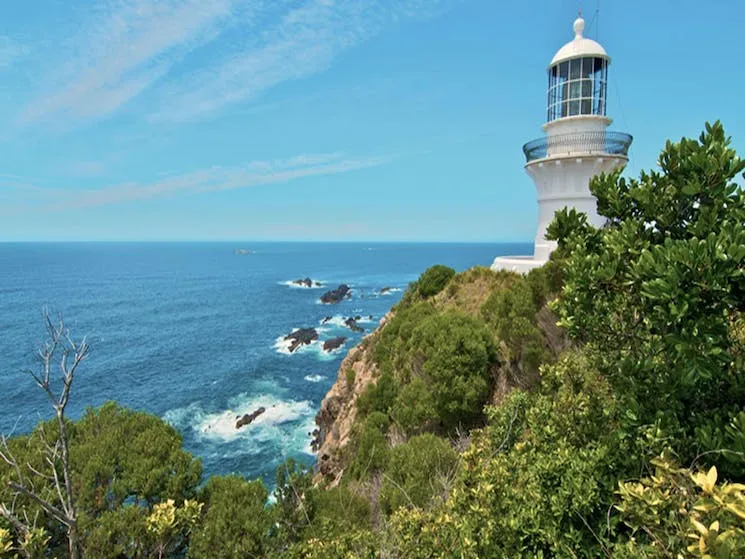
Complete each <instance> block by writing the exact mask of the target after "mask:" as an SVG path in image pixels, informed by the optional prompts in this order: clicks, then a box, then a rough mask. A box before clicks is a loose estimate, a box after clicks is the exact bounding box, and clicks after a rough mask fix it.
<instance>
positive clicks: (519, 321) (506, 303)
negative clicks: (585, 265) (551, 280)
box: [481, 273, 548, 372]
mask: <svg viewBox="0 0 745 559" xmlns="http://www.w3.org/2000/svg"><path fill="white" fill-rule="evenodd" d="M531 278H532V279H527V278H520V279H519V280H518V281H516V282H514V283H513V284H511V285H510V286H509V287H507V288H506V289H503V290H500V291H495V292H494V293H492V294H491V295H490V296H489V298H488V299H487V300H486V302H484V304H483V306H482V307H481V315H482V316H483V317H484V319H485V320H486V321H487V323H488V324H489V325H490V326H492V327H493V328H494V331H495V333H496V335H497V337H498V338H499V340H500V341H502V342H504V344H505V346H506V347H507V349H508V350H509V354H508V355H507V358H508V359H509V360H511V361H513V362H515V363H517V362H522V364H523V366H524V367H525V368H527V369H528V370H530V371H533V372H534V371H537V370H538V366H539V365H540V364H541V363H542V362H543V361H544V360H546V358H547V357H548V356H547V354H546V352H545V351H544V349H543V345H544V341H543V336H542V334H541V331H540V330H539V329H538V326H536V313H537V312H538V308H537V305H536V299H538V300H539V301H540V300H542V299H543V298H544V297H545V296H546V293H547V292H548V289H547V287H545V285H544V283H543V281H542V280H541V276H540V273H537V274H536V275H534V276H531Z"/></svg>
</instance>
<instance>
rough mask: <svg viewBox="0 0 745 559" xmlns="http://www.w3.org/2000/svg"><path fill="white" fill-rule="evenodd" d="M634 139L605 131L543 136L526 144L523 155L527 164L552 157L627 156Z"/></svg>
mask: <svg viewBox="0 0 745 559" xmlns="http://www.w3.org/2000/svg"><path fill="white" fill-rule="evenodd" d="M633 139H634V138H633V137H632V136H631V134H625V133H624V132H609V131H606V130H603V131H600V130H597V131H593V132H574V133H570V134H557V135H555V136H545V137H543V138H538V139H537V140H533V141H531V142H528V143H527V144H525V145H524V146H523V153H525V159H526V160H527V162H528V163H530V162H531V161H535V160H536V159H543V158H544V157H550V156H553V155H587V154H592V155H595V154H607V155H623V156H624V157H626V156H628V153H629V146H631V142H632V140H633Z"/></svg>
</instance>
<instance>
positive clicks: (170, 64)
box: [0, 0, 459, 125]
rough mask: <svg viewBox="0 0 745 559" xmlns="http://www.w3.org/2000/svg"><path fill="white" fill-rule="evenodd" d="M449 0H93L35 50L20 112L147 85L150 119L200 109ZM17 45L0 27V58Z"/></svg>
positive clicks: (116, 101) (34, 115)
mask: <svg viewBox="0 0 745 559" xmlns="http://www.w3.org/2000/svg"><path fill="white" fill-rule="evenodd" d="M457 1H459V0H272V1H270V2H268V1H266V0H98V3H97V4H96V9H94V10H92V11H91V12H90V15H88V16H86V17H85V18H84V21H82V22H78V24H77V25H78V27H77V31H76V32H75V33H73V34H72V35H71V36H67V37H66V38H64V39H63V38H60V40H59V41H54V44H55V48H56V51H55V52H40V53H37V54H39V59H40V60H41V61H42V63H41V64H42V66H43V65H44V64H47V69H46V71H45V72H42V74H43V75H39V76H36V77H35V82H36V83H38V84H39V87H40V88H41V89H40V90H38V91H37V92H35V93H34V94H33V95H32V97H31V101H30V102H29V103H28V104H27V105H26V106H25V108H24V110H22V111H21V112H20V116H19V122H20V124H22V125H27V124H30V123H35V122H42V121H46V120H48V119H58V120H59V119H63V120H65V119H66V120H75V121H78V122H79V121H81V120H82V121H85V120H93V119H98V118H102V117H106V116H108V115H111V114H114V113H116V112H117V111H119V110H120V109H121V108H123V107H125V106H126V105H128V104H129V103H130V102H131V101H132V100H133V99H135V98H137V97H139V96H142V95H143V94H144V93H146V92H150V91H151V92H152V94H153V95H152V98H150V97H148V101H147V103H145V105H144V106H143V107H142V109H144V110H145V111H146V113H145V114H149V115H150V119H151V120H156V121H159V120H167V121H183V120H192V119H195V118H201V117H204V116H206V115H210V114H213V113H215V112H217V111H219V110H220V109H222V108H223V107H227V106H231V105H234V104H236V103H239V102H244V101H249V100H253V99H256V98H257V97H259V96H260V95H261V94H262V93H264V92H265V91H267V90H268V89H270V88H272V87H274V86H276V85H278V84H280V83H283V82H286V81H290V80H296V79H300V78H304V77H307V76H310V75H313V74H316V73H318V72H321V71H323V70H325V69H327V68H328V67H329V66H330V65H331V64H332V62H333V60H334V59H335V58H336V57H337V56H338V55H339V54H341V53H342V52H344V51H346V50H348V49H350V48H352V47H354V46H356V45H359V44H360V43H362V42H364V41H367V40H369V39H370V38H372V37H374V36H375V35H377V34H379V33H380V32H381V31H383V30H384V29H386V28H387V27H389V26H391V25H395V24H397V23H400V22H402V21H404V20H410V19H421V18H428V17H431V16H433V15H436V14H438V13H440V12H441V11H442V10H444V9H446V7H447V6H448V5H450V4H452V3H453V2H457ZM218 39H219V40H218ZM201 47H209V50H208V51H203V50H200V48H201ZM25 52H26V51H25V50H24V48H23V47H21V46H20V45H18V44H16V43H14V42H13V41H11V40H10V39H3V38H2V37H0V68H1V67H2V66H3V65H4V64H10V63H11V62H12V61H13V60H14V59H16V58H17V57H19V56H21V55H22V54H24V53H25ZM146 107H147V108H146Z"/></svg>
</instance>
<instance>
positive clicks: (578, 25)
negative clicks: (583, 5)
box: [574, 10, 585, 39]
mask: <svg viewBox="0 0 745 559" xmlns="http://www.w3.org/2000/svg"><path fill="white" fill-rule="evenodd" d="M584 30H585V20H584V19H582V10H580V11H579V17H578V18H577V19H575V20H574V38H575V39H581V38H582V33H583V32H584Z"/></svg>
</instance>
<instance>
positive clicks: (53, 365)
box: [0, 311, 89, 559]
mask: <svg viewBox="0 0 745 559" xmlns="http://www.w3.org/2000/svg"><path fill="white" fill-rule="evenodd" d="M44 323H45V326H46V329H47V336H48V339H47V341H45V342H44V343H43V344H42V346H41V347H40V348H39V351H38V357H39V361H40V367H39V371H32V370H29V371H28V373H29V375H30V376H31V377H32V378H33V379H34V382H35V383H36V385H37V386H38V387H39V388H41V390H42V391H43V392H44V393H45V394H46V395H47V396H48V398H49V401H50V403H51V405H52V408H53V409H54V414H55V428H56V431H55V432H52V430H51V429H49V428H47V429H45V428H43V427H42V428H41V429H39V430H38V436H39V442H40V443H41V445H42V450H41V452H42V456H43V463H42V464H41V465H40V467H39V468H36V467H33V466H31V465H30V464H28V463H24V462H21V461H19V460H18V459H17V458H16V457H15V455H14V453H13V452H12V451H11V448H10V446H9V445H8V441H7V438H6V437H5V436H4V435H2V436H0V459H2V460H3V462H5V464H6V465H7V466H8V467H9V468H10V469H11V470H12V472H13V474H12V475H11V476H8V475H6V476H4V477H5V479H6V488H7V489H8V490H9V494H6V495H3V497H2V500H0V516H1V517H2V518H5V519H6V520H7V521H8V522H9V523H10V524H11V526H12V527H13V530H14V531H15V533H16V537H17V539H18V540H19V541H27V540H29V538H31V539H34V538H33V536H34V534H38V533H39V529H40V527H39V526H37V522H38V518H37V517H32V516H29V515H28V514H27V511H25V510H19V508H21V509H22V507H23V504H24V503H27V502H32V503H34V504H35V505H37V506H39V507H41V509H43V511H44V512H45V513H46V514H47V515H49V516H50V517H51V518H53V519H54V521H55V522H57V523H59V524H60V525H62V526H64V528H65V531H66V534H67V542H68V552H69V555H70V558H71V559H76V558H77V557H78V556H79V554H80V534H79V532H78V507H77V503H76V495H75V492H74V488H73V478H72V465H71V461H70V439H69V434H68V422H67V420H66V418H65V412H66V409H67V404H68V403H69V401H70V391H71V389H72V383H73V381H74V380H75V373H76V371H77V369H78V366H79V365H80V364H81V363H82V362H83V361H84V360H85V359H86V357H88V350H89V347H88V344H87V342H86V340H85V338H83V339H82V340H81V341H75V340H73V339H72V337H71V336H70V333H69V331H68V330H67V329H66V328H65V325H64V322H63V320H62V319H61V318H60V319H59V321H58V323H57V324H54V323H53V322H52V320H51V318H50V317H49V313H48V312H47V311H45V312H44ZM55 370H56V371H57V372H58V373H59V374H60V376H61V378H60V379H59V380H57V379H56V378H54V377H53V376H52V375H53V371H55ZM60 384H61V386H60ZM47 483H52V484H53V487H54V490H55V491H54V492H53V493H51V494H50V493H49V492H42V491H41V490H39V489H37V487H36V485H37V484H41V485H42V486H46V485H47ZM39 537H41V538H43V536H39ZM22 551H23V552H24V553H25V554H26V555H27V556H29V557H30V554H29V553H28V549H27V548H26V547H23V546H22Z"/></svg>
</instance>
